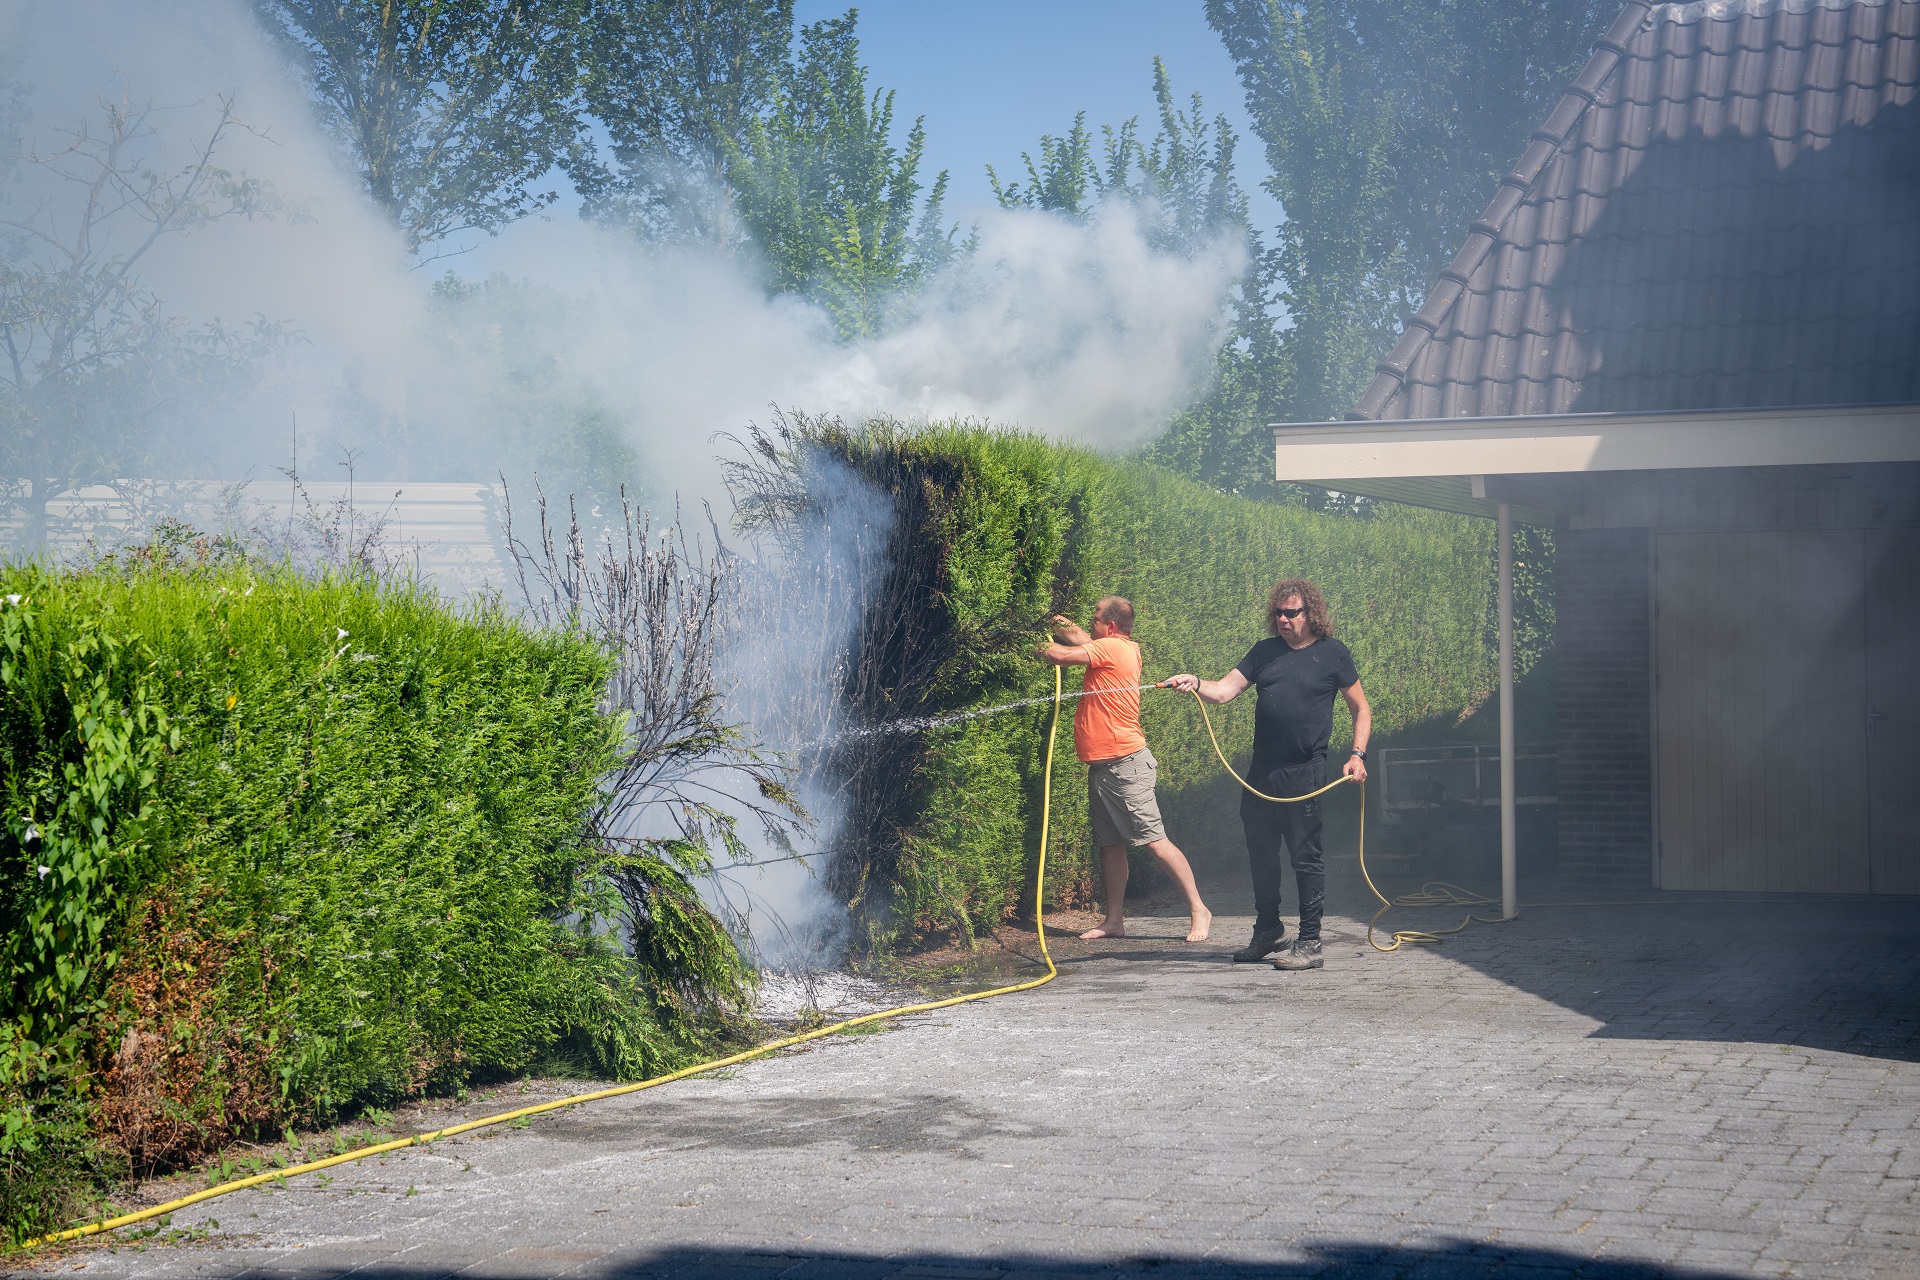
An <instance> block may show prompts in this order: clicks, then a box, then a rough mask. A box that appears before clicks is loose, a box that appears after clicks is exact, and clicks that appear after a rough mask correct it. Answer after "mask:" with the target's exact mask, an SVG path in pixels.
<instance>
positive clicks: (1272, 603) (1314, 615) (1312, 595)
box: [1267, 578, 1333, 640]
mask: <svg viewBox="0 0 1920 1280" xmlns="http://www.w3.org/2000/svg"><path fill="white" fill-rule="evenodd" d="M1289 596H1299V597H1300V603H1301V604H1302V605H1304V606H1306V610H1307V630H1309V631H1311V632H1313V634H1314V636H1315V637H1316V638H1318V639H1321V640H1328V639H1331V638H1332V637H1333V615H1331V614H1329V613H1328V612H1327V600H1326V597H1325V596H1323V595H1321V594H1320V588H1318V587H1316V586H1314V585H1313V584H1312V583H1311V582H1308V581H1307V580H1306V579H1305V578H1288V579H1286V580H1285V581H1283V582H1276V583H1274V584H1273V590H1271V591H1269V592H1267V634H1268V635H1270V636H1277V635H1279V634H1280V619H1279V615H1278V614H1277V613H1276V612H1275V611H1276V610H1277V609H1279V608H1280V606H1281V605H1283V604H1285V603H1286V602H1287V597H1289Z"/></svg>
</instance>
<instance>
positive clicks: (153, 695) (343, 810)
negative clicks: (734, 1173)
mask: <svg viewBox="0 0 1920 1280" xmlns="http://www.w3.org/2000/svg"><path fill="white" fill-rule="evenodd" d="M612 661H613V660H612V658H611V657H610V656H609V655H608V654H607V653H605V652H603V651H602V650H601V648H600V647H599V646H597V645H595V644H593V643H591V642H589V641H587V640H585V639H582V638H580V637H578V636H577V635H573V634H570V633H567V632H562V631H535V630H532V629H530V628H528V627H526V626H523V625H520V624H519V623H517V622H516V621H515V620H514V619H512V618H510V617H507V616H505V615H504V614H502V613H500V612H498V611H493V610H488V609H480V610H477V611H461V610H455V609H452V608H450V607H448V606H447V605H446V604H444V603H443V602H441V601H440V600H439V599H438V598H437V597H435V596H434V595H433V594H432V593H430V592H427V591H422V590H416V589H413V588H410V587H408V586H406V585H404V584H396V583H391V582H380V581H376V580H371V579H368V578H365V577H359V576H354V577H328V578H322V579H318V580H316V579H312V578H305V577H301V576H299V575H296V574H294V573H292V572H290V571H283V570H276V569H271V568H261V567H260V566H257V565H254V564H250V563H247V562H245V561H237V562H233V563H224V564H222V563H213V564H201V565H192V564H188V565H179V564H164V563H162V564H156V563H152V562H139V561H136V562H134V563H132V564H118V565H116V564H111V563H109V564H106V565H100V566H95V567H94V568H92V569H88V570H81V571H73V572H53V571H50V570H47V569H44V568H41V567H38V566H33V565H26V566H11V567H0V686H3V688H0V967H3V968H4V972H5V976H6V983H7V986H6V994H5V997H4V999H0V1229H4V1230H5V1231H6V1232H8V1233H9V1234H11V1235H12V1236H13V1237H14V1238H16V1239H18V1238H19V1237H20V1236H23V1235H27V1234H31V1233H33V1232H35V1231H37V1230H43V1229H45V1228H47V1227H50V1226H57V1225H63V1222H64V1220H65V1219H66V1218H68V1217H69V1216H71V1215H72V1214H73V1213H74V1212H75V1210H76V1209H77V1208H78V1207H80V1206H79V1205H78V1204H77V1203H76V1201H75V1197H76V1196H79V1195H84V1194H86V1193H87V1192H88V1189H89V1188H90V1187H97V1186H99V1185H100V1184H101V1181H102V1178H103V1176H104V1177H107V1178H110V1177H111V1176H112V1175H113V1174H115V1173H116V1172H120V1171H125V1170H127V1169H129V1168H131V1169H133V1170H135V1171H139V1170H143V1169H150V1168H155V1167H165V1166H167V1165H171V1164H178V1163H181V1162H183V1161H190V1160H192V1159H194V1158H196V1157H197V1156H199V1155H202V1154H205V1153H206V1152H208V1151H212V1150H216V1149H218V1148H219V1147H220V1146H221V1145H222V1144H224V1143H225V1142H226V1141H228V1140H229V1139H230V1138H231V1137H233V1136H234V1135H235V1134H239V1133H248V1132H252V1133H255V1134H258V1133H261V1132H267V1133H272V1132H276V1131H277V1130H278V1129H279V1128H280V1127H281V1126H283V1125H287V1124H291V1123H294V1122H296V1121H302V1122H307V1123H313V1122H325V1121H327V1120H329V1119H330V1118H332V1117H335V1116H338V1115H339V1114H341V1113H342V1112H343V1111H346V1110H349V1109H352V1108H354V1107H358V1106H363V1105H366V1104H370V1103H380V1102H384V1101H388V1100H392V1099H397V1098H401V1097H406V1096H411V1095H416V1094H418V1093H420V1092H422V1091H423V1090H428V1089H433V1088H442V1089H448V1088H457V1087H458V1086H460V1085H461V1084H463V1083H465V1082H466V1081H468V1080H470V1079H473V1078H476V1077H479V1078H485V1077H489V1076H493V1077H499V1076H503V1075H509V1074H512V1073H517V1072H522V1071H525V1070H527V1069H529V1068H532V1067H534V1066H536V1065H538V1064H542V1063H549V1064H550V1063H554V1062H556V1061H566V1062H568V1063H570V1064H572V1065H573V1066H575V1067H577V1068H578V1069H581V1070H587V1071H591V1072H593V1073H594V1074H598V1075H605V1076H615V1077H625V1078H636V1077H639V1076H642V1075H646V1074H651V1073H653V1072H656V1071H658V1070H660V1069H663V1068H668V1067H673V1066H678V1065H684V1064H685V1063H687V1062H690V1061H693V1060H695V1056H696V1051H697V1050H700V1049H704V1048H706V1047H707V1046H708V1045H709V1044H711V1043H712V1040H713V1035H714V1032H715V1026H714V1025H712V1024H711V1023H710V1022H708V1021H706V1020H704V1019H703V1018H701V1017H699V1016H697V1014H696V1012H695V1011H690V1010H688V1009H686V1008H683V1007H682V1005H681V1003H680V1002H678V1001H677V1000H676V998H675V993H676V992H677V991H679V990H681V989H682V988H684V987H685V986H686V985H687V984H688V983H690V982H692V983H698V984H701V985H702V986H703V987H704V988H705V989H706V990H708V991H709V992H710V993H712V994H714V995H716V996H717V997H718V998H719V1000H720V1002H721V1003H722V1004H725V1003H726V1002H727V1001H728V1000H729V999H731V1000H732V1002H733V1003H735V1004H736V1005H737V1004H739V1003H740V1002H741V1001H743V999H744V997H745V995H746V993H747V983H748V981H749V980H750V979H749V975H748V974H747V972H746V971H745V969H744V968H743V961H742V960H741V958H740V957H739V955H738V954H737V953H736V952H735V951H734V949H733V947H732V945H731V943H730V942H729V941H728V940H727V939H726V937H725V935H724V934H722V933H720V932H719V931H718V929H717V927H716V928H715V929H714V930H713V931H712V934H711V937H709V938H707V939H706V943H705V945H706V951H705V952H703V953H701V954H700V955H698V956H696V957H694V958H693V963H691V964H675V965H674V966H673V971H672V972H665V973H658V972H652V971H649V969H648V968H647V964H648V963H649V961H647V960H646V959H645V958H644V957H643V958H638V959H636V958H635V957H633V956H630V955H629V954H628V952H627V949H626V947H625V946H624V945H623V940H622V937H621V935H620V932H619V928H618V925H617V923H616V922H617V920H618V918H619V900H618V898H617V896H615V895H614V894H613V891H612V889H611V888H610V887H609V884H608V881H607V877H606V876H605V875H604V874H602V871H603V870H604V866H605V863H606V859H607V858H608V857H610V856H612V855H608V854H606V853H603V852H601V851H599V850H596V849H595V848H593V847H591V845H590V843H589V842H588V841H587V840H586V839H585V838H584V836H585V833H586V830H587V818H588V815H589V814H590V812H591V811H592V809H593V807H594V806H595V805H596V804H597V803H598V802H599V800H600V788H601V785H602V780H603V779H604V778H605V777H606V776H607V774H608V772H609V769H610V767H611V765H612V763H613V761H614V759H615V757H616V754H617V752H618V751H619V749H620V746H621V725H620V722H619V721H618V719H617V718H616V717H614V716H613V715H611V714H608V713H607V712H606V711H605V710H603V707H602V695H603V693H604V689H605V684H606V680H607V676H608V674H609V671H610V670H611V664H612ZM649 954H651V953H649ZM675 959H677V960H680V961H685V960H686V959H687V957H685V956H678V957H675Z"/></svg>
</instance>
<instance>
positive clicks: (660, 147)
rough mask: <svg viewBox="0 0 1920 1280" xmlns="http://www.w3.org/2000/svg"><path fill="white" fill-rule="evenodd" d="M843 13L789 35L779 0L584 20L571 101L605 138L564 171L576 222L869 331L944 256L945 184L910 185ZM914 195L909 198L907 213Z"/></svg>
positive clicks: (948, 252) (660, 5)
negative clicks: (697, 255)
mask: <svg viewBox="0 0 1920 1280" xmlns="http://www.w3.org/2000/svg"><path fill="white" fill-rule="evenodd" d="M857 21H858V13H857V11H856V10H852V9H849V10H848V11H847V12H846V13H845V14H843V15H842V16H840V17H838V18H830V19H827V20H824V21H821V22H816V23H813V24H811V25H809V26H807V27H805V28H804V29H802V30H801V31H799V32H798V34H797V39H796V34H795V32H794V29H793V6H792V4H791V2H790V0H652V2H651V3H642V4H633V5H611V4H610V5H607V6H605V7H604V8H603V9H601V10H599V11H597V12H596V15H595V17H594V20H593V24H592V37H591V40H590V43H589V48H590V57H589V68H590V69H589V72H588V79H587V84H588V89H587V101H588V104H589V106H590V109H591V110H592V112H593V114H594V116H595V118H596V119H598V120H600V121H601V122H602V124H603V125H604V127H605V129H606V132H607V135H608V138H609V140H610V142H611V156H610V158H609V159H607V160H602V159H601V158H599V157H597V156H596V157H594V158H593V159H592V160H591V161H590V162H587V163H584V164H582V165H581V166H580V167H579V169H578V171H577V173H576V175H575V181H576V183H577V185H578V186H579V187H580V189H581V190H582V191H583V192H584V193H585V194H586V197H587V200H586V206H585V208H584V210H583V212H584V214H585V215H586V216H587V217H589V218H593V219H596V220H598V221H601V222H606V223H612V224H615V225H621V226H626V227H628V228H630V229H632V230H633V231H634V232H635V233H636V234H638V235H640V236H642V237H643V238H645V239H648V240H650V241H654V242H665V243H686V244H697V245H702V246H706V247H710V248H715V249H720V250H722V251H725V252H730V253H738V254H743V255H749V256H751V257H753V258H755V259H757V262H758V266H759V268H760V270H761V271H762V273H763V279H764V281H765V284H766V286H767V289H768V290H769V292H772V293H789V294H800V295H803V296H806V297H810V298H812V299H814V300H815V301H817V302H819V303H820V304H821V305H822V306H824V307H825V308H826V309H827V311H828V313H829V314H830V315H831V316H832V318H833V321H834V324H835V326H836V328H837V329H838V330H839V332H840V334H841V335H842V336H843V337H855V336H859V335H863V334H870V333H875V332H878V331H879V330H881V329H883V328H884V327H885V326H886V325H887V323H888V322H889V321H890V319H891V318H892V317H893V314H894V311H895V308H896V307H898V306H899V305H900V304H901V302H902V300H903V299H904V298H905V297H906V296H908V295H909V294H910V293H911V291H912V289H913V287H914V286H915V285H916V284H918V282H919V281H921V280H922V279H924V278H925V276H926V275H927V274H928V273H929V272H930V271H932V270H934V269H937V268H938V266H940V265H941V264H942V263H944V262H945V261H947V259H948V258H950V257H951V256H952V255H953V253H954V252H955V251H956V249H955V245H954V243H953V240H954V234H955V231H954V229H953V228H951V227H945V226H943V225H942V220H943V209H942V200H943V197H944V195H945V192H946V185H947V176H946V175H945V174H944V173H942V174H940V175H938V176H937V177H936V178H935V179H934V181H933V184H932V186H931V188H923V187H922V185H921V182H920V177H919V170H920V161H921V157H922V155H923V153H924V151H925V146H926V129H925V125H924V122H923V121H921V120H915V121H914V123H913V125H912V126H911V127H910V128H909V129H908V131H907V136H906V138H905V139H904V141H903V143H901V144H898V145H896V143H895V141H894V124H895V117H894V95H893V94H892V93H891V92H890V91H887V90H882V89H872V88H869V86H868V82H867V69H866V68H865V67H864V66H862V65H861V63H860V44H859V39H858V36H857V30H856V27H857ZM923 194H924V199H923Z"/></svg>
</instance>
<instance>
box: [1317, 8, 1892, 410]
mask: <svg viewBox="0 0 1920 1280" xmlns="http://www.w3.org/2000/svg"><path fill="white" fill-rule="evenodd" d="M1917 88H1920V0H1699V2H1696V3H1689V4H1650V3H1646V2H1645V0H1633V2H1632V3H1629V4H1627V5H1626V6H1625V7H1624V8H1623V9H1622V10H1621V13H1620V16H1619V18H1618V19H1617V20H1616V21H1615V22H1614V23H1613V25H1612V27H1611V28H1609V29H1608V31H1607V33H1606V35H1604V36H1603V37H1602V38H1601V39H1600V41H1599V43H1598V44H1597V45H1596V47H1595V50H1594V53H1593V56H1592V58H1591V59H1590V60H1589V62H1588V63H1587V66H1586V68H1585V69H1584V70H1583V71H1582V72H1581V73H1580V75H1579V76H1578V77H1576V78H1575V80H1574V81H1573V83H1572V84H1571V85H1570V86H1569V87H1568V90H1567V92H1566V94H1565V96H1564V97H1562V98H1561V100H1560V102H1559V104H1558V105H1557V106H1556V107H1555V108H1554V110H1553V111H1552V112H1551V114H1549V115H1548V117H1547V119H1546V121H1545V123H1544V124H1543V125H1542V126H1541V128H1540V129H1539V130H1537V131H1536V132H1535V133H1534V134H1533V137H1532V141H1531V142H1530V144H1529V145H1528V147H1527V149H1526V151H1525V152H1524V153H1523V154H1522V155H1521V157H1520V160H1519V162H1518V163H1517V164H1516V165H1515V166H1514V168H1513V171H1512V172H1510V173H1509V174H1507V176H1506V177H1505V178H1503V179H1502V181H1501V184H1500V188H1499V191H1498V193H1497V194H1496V195H1495V196H1494V198H1493V200H1492V201H1491V202H1490V203H1489V204H1488V205H1487V207H1486V210H1485V212H1483V213H1482V214H1481V216H1480V218H1479V220H1478V221H1476V222H1475V223H1474V224H1473V228H1472V230H1471V232H1470V233H1469V234H1468V236H1467V238H1466V242H1465V244H1464V245H1463V246H1462V247H1461V249H1460V252H1459V253H1458V254H1457V255H1456V256H1455V258H1454V260H1453V263H1452V265H1450V266H1449V267H1448V268H1447V269H1446V270H1445V271H1443V272H1441V275H1440V280H1439V282H1438V283H1437V284H1436V285H1435V287H1434V289H1433V292H1432V293H1431V294H1430V295H1429V296H1428V298H1427V300H1426V303H1425V305H1423V306H1422V307H1421V308H1420V310H1419V311H1418V313H1416V314H1415V315H1414V317H1413V318H1412V319H1411V320H1410V321H1409V322H1408V324H1407V327H1406V329H1405V331H1404V332H1403V333H1402V335H1401V338H1400V341H1399V342H1398V344H1397V345H1396V346H1395V347H1394V349H1393V351H1392V352H1391V353H1390V354H1389V355H1388V356H1387V358H1386V359H1385V360H1383V361H1382V362H1381V363H1380V365H1379V371H1378V373H1377V374H1376V376H1375V377H1374V380H1373V383H1372V385H1371V386H1370V387H1368V389H1367V391H1366V394H1365V395H1363V396H1362V397H1361V398H1360V400H1359V402H1358V403H1357V404H1356V405H1355V406H1354V409H1353V411H1352V413H1350V414H1349V415H1348V416H1349V417H1350V418H1356V419H1423V418H1451V417H1462V416H1471V417H1503V416H1507V415H1516V414H1563V413H1586V412H1603V413H1648V412H1661V411H1673V410H1699V409H1728V408H1744V407H1755V406H1791V405H1842V404H1872V403H1911V402H1915V401H1920V103H1917V102H1916V101H1915V98H1916V89H1917Z"/></svg>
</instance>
